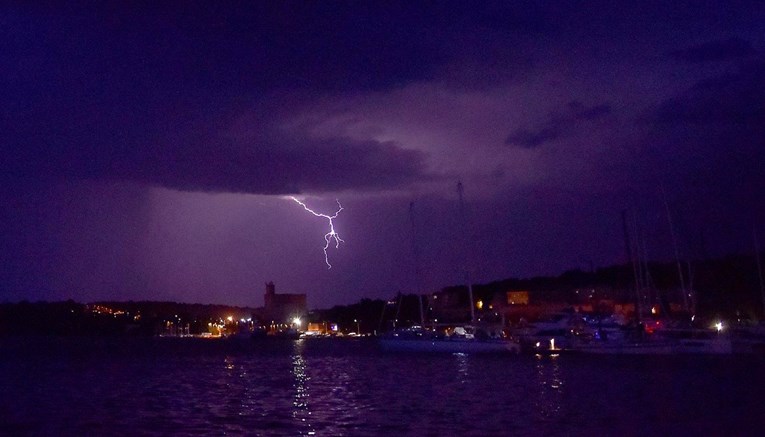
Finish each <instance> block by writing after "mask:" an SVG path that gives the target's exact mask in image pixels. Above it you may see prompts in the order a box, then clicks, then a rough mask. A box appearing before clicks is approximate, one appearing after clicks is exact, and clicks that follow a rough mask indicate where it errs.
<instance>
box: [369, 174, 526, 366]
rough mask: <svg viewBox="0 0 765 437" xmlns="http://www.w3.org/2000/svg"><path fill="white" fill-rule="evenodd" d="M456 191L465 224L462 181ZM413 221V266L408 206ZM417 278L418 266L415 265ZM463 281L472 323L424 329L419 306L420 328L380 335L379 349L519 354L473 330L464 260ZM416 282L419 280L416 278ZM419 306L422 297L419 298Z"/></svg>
mask: <svg viewBox="0 0 765 437" xmlns="http://www.w3.org/2000/svg"><path fill="white" fill-rule="evenodd" d="M457 192H458V193H459V198H460V213H461V216H462V217H461V218H462V220H463V221H464V212H463V210H464V201H463V188H462V182H458V183H457ZM409 213H410V218H411V222H412V241H413V245H412V246H413V248H414V258H415V264H417V263H418V259H417V250H416V239H415V238H414V236H415V230H416V229H415V226H414V204H413V203H412V204H410V207H409ZM415 267H416V268H415V270H416V273H417V275H418V276H419V265H416V266H415ZM465 278H466V282H467V289H468V302H469V306H470V319H471V323H470V325H467V326H455V327H454V328H453V329H450V330H449V334H448V335H447V334H446V333H443V332H437V331H436V330H435V328H431V329H428V328H426V327H425V320H424V315H423V312H422V307H420V319H421V320H420V325H419V326H413V327H411V328H407V329H400V330H393V331H391V332H388V333H386V334H385V335H383V336H381V337H380V339H379V344H380V347H381V348H382V349H383V350H385V351H393V352H441V353H508V352H509V353H516V354H517V353H520V351H521V347H520V344H519V343H517V342H515V341H511V340H509V339H506V338H501V337H499V338H497V337H490V336H488V335H483V331H481V330H480V329H477V328H476V327H475V309H474V305H475V303H474V301H473V286H472V283H471V281H470V275H469V270H468V267H467V261H466V262H465ZM418 283H419V278H418ZM420 305H422V298H421V296H420Z"/></svg>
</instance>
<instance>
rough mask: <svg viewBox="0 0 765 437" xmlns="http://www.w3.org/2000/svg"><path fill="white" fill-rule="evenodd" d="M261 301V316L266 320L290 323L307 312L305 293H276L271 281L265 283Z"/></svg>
mask: <svg viewBox="0 0 765 437" xmlns="http://www.w3.org/2000/svg"><path fill="white" fill-rule="evenodd" d="M263 302H264V307H263V318H264V321H266V322H273V323H286V324H291V323H292V321H293V320H294V319H296V318H298V319H304V318H305V315H306V314H307V313H308V305H307V303H306V295H305V294H289V293H279V294H277V293H276V286H275V285H274V283H273V282H268V283H266V293H265V294H264V295H263Z"/></svg>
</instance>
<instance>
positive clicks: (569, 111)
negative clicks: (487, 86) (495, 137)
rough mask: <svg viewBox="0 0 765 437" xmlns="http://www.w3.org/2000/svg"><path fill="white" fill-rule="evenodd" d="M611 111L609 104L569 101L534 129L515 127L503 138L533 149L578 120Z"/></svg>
mask: <svg viewBox="0 0 765 437" xmlns="http://www.w3.org/2000/svg"><path fill="white" fill-rule="evenodd" d="M610 113H611V105H609V104H605V103H603V104H599V105H595V106H585V105H583V104H582V103H581V102H579V101H576V100H574V101H571V102H569V103H568V104H567V105H566V109H565V111H564V112H563V113H551V114H549V116H548V119H547V120H546V121H545V122H544V123H543V124H541V125H540V126H538V127H537V128H535V129H532V130H529V129H525V128H520V129H516V130H515V131H513V132H512V133H510V135H508V137H507V139H506V140H505V144H506V145H509V146H517V147H521V148H524V149H533V148H536V147H539V146H541V145H543V144H545V143H548V142H551V141H555V140H557V139H559V138H561V137H563V136H565V135H567V134H569V133H570V132H571V131H572V130H573V129H575V127H576V124H577V123H579V122H587V121H593V120H597V119H600V118H603V117H605V116H606V115H608V114H610Z"/></svg>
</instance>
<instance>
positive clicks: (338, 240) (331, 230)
mask: <svg viewBox="0 0 765 437" xmlns="http://www.w3.org/2000/svg"><path fill="white" fill-rule="evenodd" d="M290 199H292V200H294V201H295V202H296V203H297V204H298V205H300V206H302V207H303V209H305V210H306V211H308V212H310V213H311V214H313V215H315V216H316V217H323V218H325V219H327V220H329V232H327V233H326V234H324V241H325V243H326V244H325V245H324V262H325V263H327V269H331V268H332V264H330V263H329V257H328V256H327V249H328V248H329V244H330V242H331V241H332V240H334V241H335V249H339V248H340V243H345V241H343V239H342V238H340V236H338V235H337V232H335V224H334V223H333V222H332V220H334V219H336V218H337V215H338V214H340V211H342V210H343V206H342V205H340V201H339V200H337V201H336V202H337V207H338V210H337V211H335V213H334V214H333V215H327V214H319V213H318V212H315V211H313V210H312V209H311V208H309V207H307V206H306V204H305V203H303V202H301V201H299V200H298V199H297V198H296V197H293V196H291V197H290Z"/></svg>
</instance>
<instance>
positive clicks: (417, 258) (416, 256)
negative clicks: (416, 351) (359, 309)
mask: <svg viewBox="0 0 765 437" xmlns="http://www.w3.org/2000/svg"><path fill="white" fill-rule="evenodd" d="M409 221H410V222H411V223H412V253H413V254H414V276H415V282H416V286H417V302H418V303H419V304H420V326H422V327H424V326H425V312H424V311H423V308H422V284H421V283H420V282H421V281H420V254H419V252H418V251H417V228H416V227H415V225H414V202H409Z"/></svg>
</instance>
